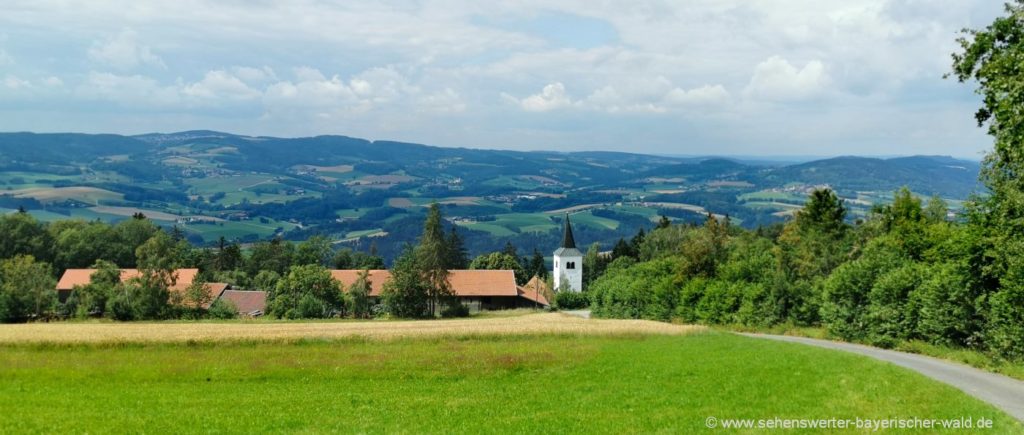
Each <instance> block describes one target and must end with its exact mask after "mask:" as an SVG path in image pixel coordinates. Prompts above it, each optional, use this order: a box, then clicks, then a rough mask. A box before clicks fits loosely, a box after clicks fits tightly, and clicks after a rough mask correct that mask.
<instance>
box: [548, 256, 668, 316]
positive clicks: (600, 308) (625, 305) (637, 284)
mask: <svg viewBox="0 0 1024 435" xmlns="http://www.w3.org/2000/svg"><path fill="white" fill-rule="evenodd" d="M679 264H680V261H679V260H678V259H677V258H671V257H669V258H661V259H657V260H652V261H647V262H642V263H635V262H634V261H633V260H632V259H630V258H629V257H622V258H619V259H617V260H615V261H613V262H612V264H611V265H609V267H608V271H607V272H605V274H604V275H602V276H601V277H600V278H598V279H597V280H595V281H594V283H593V284H592V285H591V287H590V291H589V296H590V301H591V309H592V312H593V314H594V315H595V316H597V317H613V318H627V319H652V320H669V319H670V318H671V317H672V313H673V312H674V311H675V308H676V303H677V301H678V299H679V291H678V286H677V285H676V277H677V276H678V274H679V272H678V271H679ZM555 298H556V304H557V298H558V295H555Z"/></svg>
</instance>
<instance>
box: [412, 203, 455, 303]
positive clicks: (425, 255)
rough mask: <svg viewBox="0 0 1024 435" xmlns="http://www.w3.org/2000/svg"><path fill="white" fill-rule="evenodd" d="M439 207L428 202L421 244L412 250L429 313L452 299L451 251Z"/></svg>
mask: <svg viewBox="0 0 1024 435" xmlns="http://www.w3.org/2000/svg"><path fill="white" fill-rule="evenodd" d="M442 222H443V219H442V217H441V208H440V207H439V206H438V205H437V203H436V202H435V203H433V204H431V205H430V208H429V209H428V210H427V219H426V221H425V222H424V223H423V235H422V236H420V244H419V245H418V246H416V248H415V250H414V251H413V252H414V253H415V255H416V261H415V263H416V267H417V268H418V269H419V272H420V279H421V280H422V281H423V286H424V288H425V289H426V291H427V305H428V309H429V310H430V314H431V315H436V314H437V310H438V308H439V307H441V306H443V305H444V304H445V303H447V302H448V300H449V299H451V298H452V293H451V288H450V284H449V283H448V262H449V258H450V254H451V251H450V249H449V246H448V240H447V239H446V238H445V236H444V227H443V224H442Z"/></svg>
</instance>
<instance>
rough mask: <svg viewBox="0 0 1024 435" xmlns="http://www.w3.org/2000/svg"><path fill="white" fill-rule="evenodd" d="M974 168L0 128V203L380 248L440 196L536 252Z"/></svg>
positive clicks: (938, 180) (968, 182) (760, 219)
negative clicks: (564, 218)
mask: <svg viewBox="0 0 1024 435" xmlns="http://www.w3.org/2000/svg"><path fill="white" fill-rule="evenodd" d="M978 170H979V165H978V163H977V162H970V161H964V160H957V159H953V158H950V157H935V156H915V157H903V158H892V159H877V158H863V157H839V158H834V159H826V160H819V161H813V162H807V163H802V164H798V165H790V166H770V165H765V164H764V163H763V162H762V163H756V164H755V163H751V164H747V163H744V162H743V161H741V160H735V159H728V158H679V157H665V156H653V155H643V154H632V153H621V152H575V153H555V152H544V151H537V152H522V151H503V150H484V149H467V148H448V147H437V146H428V145H422V144H414V143H403V142H393V141H369V140H365V139H359V138H352V137H346V136H316V137H304V138H277V137H252V136H242V135H235V134H230V133H222V132H215V131H205V130H200V131H186V132H180V133H170V134H163V133H152V134H144V135H138V136H121V135H109V134H103V135H89V134H75V133H62V134H33V133H0V212H3V211H11V210H14V209H17V208H19V207H23V208H25V209H27V210H29V211H30V212H31V213H33V214H34V215H36V216H37V217H38V218H40V219H43V220H50V221H52V220H59V219H64V218H83V219H87V220H94V219H101V220H105V221H116V220H120V219H124V218H126V217H128V216H130V215H132V214H133V213H134V212H142V213H144V214H146V215H147V216H149V217H150V218H152V219H154V220H157V221H159V222H161V223H162V224H166V225H168V226H169V225H178V226H179V227H180V228H181V229H183V230H185V232H186V233H187V234H188V235H189V237H190V239H191V240H192V241H193V242H196V243H211V242H213V241H216V240H218V239H219V238H220V237H225V238H227V239H230V240H239V241H253V240H257V239H266V238H268V237H271V236H275V235H277V236H282V237H285V238H294V239H301V238H305V237H308V236H310V235H312V234H324V235H327V236H329V237H331V238H333V239H334V240H336V241H338V242H339V243H356V244H362V246H366V245H368V244H369V242H370V241H376V242H377V244H378V245H381V249H383V250H384V251H385V252H387V251H390V250H393V249H398V248H396V246H400V244H401V243H404V242H406V241H408V240H406V239H407V238H408V237H414V234H412V232H410V231H407V230H406V229H407V228H418V227H419V225H414V224H415V223H416V220H417V219H422V210H423V207H422V206H423V205H425V204H428V203H430V202H432V201H437V202H439V203H441V204H442V205H443V206H444V207H445V215H446V216H448V217H449V220H450V222H451V224H454V225H459V226H460V227H462V228H463V229H465V230H466V231H467V232H468V233H469V242H468V244H469V246H470V247H471V249H475V250H489V249H492V248H493V247H494V246H499V247H500V246H501V245H503V244H504V242H505V241H509V240H516V241H517V242H519V243H522V244H524V245H526V246H523V248H524V249H532V247H533V246H537V247H539V248H543V249H544V250H545V251H546V250H547V248H548V246H547V244H553V243H557V234H556V233H557V231H555V230H556V228H557V227H558V225H560V217H559V216H560V215H562V214H564V213H565V212H566V211H571V212H574V213H577V214H579V215H580V221H581V223H580V226H581V229H580V231H583V232H584V233H586V235H587V236H588V237H589V238H590V241H597V242H601V243H602V244H610V243H613V242H614V241H615V240H617V239H618V238H619V237H623V236H626V235H628V234H631V233H633V232H635V230H637V229H638V228H640V227H645V226H649V225H650V224H651V223H652V222H653V221H654V220H656V218H657V216H659V215H668V216H670V217H672V218H674V219H677V220H687V221H697V220H700V219H702V218H703V216H704V215H705V214H706V213H709V212H710V213H716V214H728V215H729V216H730V217H731V218H733V220H734V222H737V223H739V224H741V225H743V226H746V227H755V226H758V225H762V224H768V223H772V222H778V221H783V220H785V219H787V217H788V215H789V214H791V213H792V211H793V210H794V207H795V206H798V205H799V204H801V203H802V202H803V201H804V200H805V198H806V195H807V193H808V192H809V191H810V190H813V189H814V188H816V187H821V186H824V185H827V186H830V187H832V188H833V189H835V190H836V191H837V192H839V193H840V195H841V196H842V197H843V198H844V199H846V200H847V201H848V204H849V205H850V207H851V208H853V211H854V213H851V215H850V216H851V218H855V217H857V216H859V215H863V214H864V213H865V212H866V210H867V208H868V207H869V206H870V205H871V204H873V203H883V202H886V201H888V200H889V198H890V197H891V194H892V192H893V191H894V190H896V189H897V188H899V187H901V186H904V185H906V186H909V187H910V188H911V189H913V190H914V192H915V193H918V194H921V195H927V196H931V195H938V196H941V197H943V198H945V199H947V200H949V202H950V204H954V205H956V204H959V200H962V199H965V198H967V197H968V196H969V195H970V194H971V193H972V192H975V191H977V190H978V189H979V188H978V183H977V181H976V180H977V174H978ZM552 231H554V233H552ZM371 239H372V240H371ZM549 239H550V240H549Z"/></svg>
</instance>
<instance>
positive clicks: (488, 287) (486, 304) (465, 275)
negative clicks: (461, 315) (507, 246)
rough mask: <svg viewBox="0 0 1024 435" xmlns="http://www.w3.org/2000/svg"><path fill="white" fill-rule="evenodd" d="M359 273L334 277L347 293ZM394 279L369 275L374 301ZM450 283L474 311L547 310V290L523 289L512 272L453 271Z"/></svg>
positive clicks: (388, 274)
mask: <svg viewBox="0 0 1024 435" xmlns="http://www.w3.org/2000/svg"><path fill="white" fill-rule="evenodd" d="M360 272H361V271H359V270H332V271H331V276H333V277H334V279H335V280H337V281H338V282H340V283H341V285H342V286H343V288H345V289H347V288H348V287H349V286H351V285H352V283H354V282H355V281H356V280H357V279H358V278H359V273H360ZM390 279H391V272H390V271H387V270H371V271H369V280H370V287H371V288H370V299H371V300H373V301H374V302H376V301H379V299H380V294H381V292H382V291H383V290H384V283H386V282H387V281H388V280H390ZM448 283H449V285H450V286H451V290H452V293H453V294H454V295H455V297H457V298H458V299H459V301H460V302H462V304H463V305H466V306H467V307H468V308H469V309H470V310H473V311H480V310H501V309H509V308H519V307H533V306H537V305H541V306H547V305H548V300H547V298H546V297H545V295H544V292H543V289H541V291H538V290H537V288H533V287H529V288H524V287H519V286H517V285H516V276H515V273H514V272H513V271H511V270H450V271H448Z"/></svg>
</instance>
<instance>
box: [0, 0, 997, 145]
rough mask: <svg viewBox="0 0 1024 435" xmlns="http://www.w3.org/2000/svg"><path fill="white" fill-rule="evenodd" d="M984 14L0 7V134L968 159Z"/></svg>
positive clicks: (737, 1) (777, 6) (642, 5)
mask: <svg viewBox="0 0 1024 435" xmlns="http://www.w3.org/2000/svg"><path fill="white" fill-rule="evenodd" d="M1000 13H1001V6H1000V4H999V2H994V1H991V0H987V1H985V0H899V1H897V0H891V1H890V0H844V1H828V0H818V1H812V0H808V1H789V0H773V1H756V2H755V1H748V0H705V1H682V0H681V1H644V0H639V1H628V2H627V1H623V2H615V1H610V2H593V1H582V0H581V1H562V0H547V1H531V0H526V1H515V2H502V1H495V2H477V1H457V0H442V1H415V0H397V1H386V2H360V1H343V2H326V1H312V0H308V1H289V2H284V1H281V2H276V1H242V0H237V1H205V0H178V1H174V2H155V1H152V2H150V1H133V2H113V1H102V0H97V1H89V2H71V1H66V0H61V1H58V0H33V1H20V0H8V1H5V2H3V4H2V5H0V130H3V131H45V132H52V131H79V132H111V133H124V134H136V133H145V132H154V131H160V132H170V131H180V130H190V129H215V130H224V131H230V132H235V133H241V134H252V135H275V136H311V135H319V134H343V135H350V136H358V137H365V138H368V139H391V140H404V141H412V142H420V143H428V144H435V145H444V146H464V147H477V148H505V149H520V150H565V151H568V150H619V151H632V152H646V153H662V154H688V155H703V154H717V155H816V156H828V155H851V154H856V155H909V154H946V155H954V156H960V157H970V158H977V157H979V156H980V155H981V153H982V152H984V151H985V150H987V149H988V148H989V146H990V143H991V141H990V139H989V138H988V137H986V136H985V135H984V132H983V131H982V130H981V129H979V128H977V126H976V125H975V123H974V121H973V111H974V110H975V109H976V108H977V106H978V98H977V97H976V96H975V95H974V94H973V92H972V89H973V86H972V85H967V84H959V83H957V82H956V81H955V80H946V79H943V78H942V76H943V74H944V73H945V72H947V71H948V69H949V64H950V53H951V52H953V51H954V50H955V49H956V43H955V38H956V37H957V31H958V30H959V29H961V28H963V27H981V26H984V25H985V24H987V23H989V22H991V20H992V19H993V18H994V17H995V16H997V15H998V14H1000Z"/></svg>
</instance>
